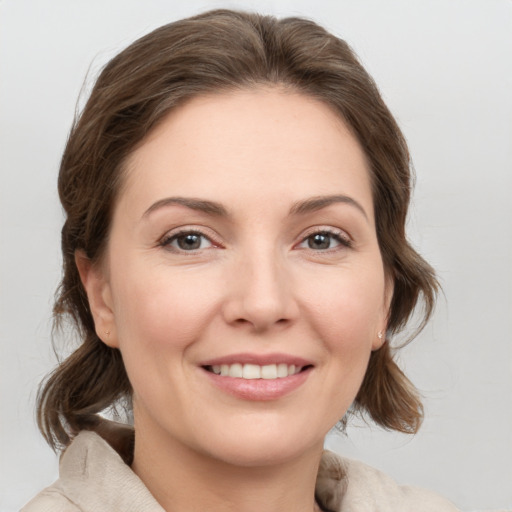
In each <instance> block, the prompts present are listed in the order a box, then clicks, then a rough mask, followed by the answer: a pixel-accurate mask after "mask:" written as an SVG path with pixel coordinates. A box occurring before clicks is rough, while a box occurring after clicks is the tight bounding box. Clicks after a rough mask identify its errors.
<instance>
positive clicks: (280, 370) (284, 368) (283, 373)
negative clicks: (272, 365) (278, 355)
mask: <svg viewBox="0 0 512 512" xmlns="http://www.w3.org/2000/svg"><path fill="white" fill-rule="evenodd" d="M280 377H288V365H287V364H284V363H281V364H278V365H277V378H280Z"/></svg>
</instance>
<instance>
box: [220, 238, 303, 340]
mask: <svg viewBox="0 0 512 512" xmlns="http://www.w3.org/2000/svg"><path fill="white" fill-rule="evenodd" d="M231 280H232V283H231V286H230V293H228V297H227V303H226V312H227V319H228V320H229V321H230V322H236V323H239V324H240V323H244V324H250V325H252V327H253V328H254V329H256V330H264V329H267V328H269V327H271V326H272V325H275V324H277V323H280V324H283V323H287V322H290V321H291V320H292V319H293V318H294V316H295V314H296V305H295V301H294V298H293V292H292V282H291V275H290V269H289V268H288V266H287V265H286V261H284V258H283V257H282V255H280V253H279V251H278V250H277V249H276V247H275V245H272V244H270V243H267V244H265V245H262V244H260V245H259V246H258V247H254V246H252V247H250V248H248V249H247V250H245V251H243V252H242V253H240V254H239V255H238V258H237V262H236V272H235V273H234V275H233V276H231Z"/></svg>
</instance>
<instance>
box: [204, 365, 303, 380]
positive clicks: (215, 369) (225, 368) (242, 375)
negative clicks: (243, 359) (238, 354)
mask: <svg viewBox="0 0 512 512" xmlns="http://www.w3.org/2000/svg"><path fill="white" fill-rule="evenodd" d="M311 366H312V365H306V366H297V365H294V364H286V363H280V364H267V365H264V366H260V365H257V364H241V363H234V364H220V365H207V366H203V368H204V369H205V370H206V371H208V372H211V373H214V374H215V375H219V376H220V377H234V378H237V379H246V380H254V379H267V380H271V379H283V378H286V377H290V376H292V375H296V374H298V373H301V372H303V371H305V370H307V369H309V368H311Z"/></svg>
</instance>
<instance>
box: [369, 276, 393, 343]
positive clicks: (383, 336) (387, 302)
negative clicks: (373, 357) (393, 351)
mask: <svg viewBox="0 0 512 512" xmlns="http://www.w3.org/2000/svg"><path fill="white" fill-rule="evenodd" d="M394 291H395V283H394V280H393V279H392V278H391V277H387V278H386V284H385V286H384V302H383V308H384V311H383V316H384V322H385V323H384V324H383V325H382V326H381V327H380V330H379V331H378V332H377V333H376V335H375V339H374V340H373V343H372V351H375V350H379V348H381V347H382V345H384V343H386V341H387V327H388V321H389V313H390V309H391V301H392V300H393V293H394Z"/></svg>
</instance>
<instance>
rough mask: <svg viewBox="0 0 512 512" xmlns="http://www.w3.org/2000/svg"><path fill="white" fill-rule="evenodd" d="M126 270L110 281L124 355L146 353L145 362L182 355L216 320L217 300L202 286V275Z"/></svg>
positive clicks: (212, 292)
mask: <svg viewBox="0 0 512 512" xmlns="http://www.w3.org/2000/svg"><path fill="white" fill-rule="evenodd" d="M120 268H123V267H120ZM124 269H125V271H123V272H122V273H118V274H117V276H115V277H117V279H115V277H114V279H113V289H114V291H115V295H114V304H115V318H116V325H117V329H118V336H119V342H120V345H121V348H122V349H123V348H124V350H125V351H126V350H128V349H130V350H134V349H135V350H137V351H140V352H143V351H145V352H146V355H147V356H148V357H150V356H151V354H153V355H154V356H156V357H158V354H159V353H161V352H162V351H170V352H172V351H177V350H179V351H183V350H184V349H185V348H186V347H187V346H188V345H189V344H191V343H193V342H194V341H195V339H196V338H197V336H198V335H199V333H200V332H201V330H202V329H204V326H205V325H207V324H208V323H209V321H210V320H211V318H212V317H213V316H214V315H215V310H216V304H217V303H218V297H216V294H215V293H214V291H212V290H211V289H209V288H211V287H205V285H204V283H205V282H208V279H207V277H206V276H200V275H194V274H192V273H187V272H186V271H181V272H179V271H178V272H176V271H174V272H172V271H171V270H170V269H166V268H165V267H159V268H157V269H151V268H149V270H148V269H147V268H144V267H143V266H139V267H138V268H136V267H135V266H131V267H130V266H124ZM122 276H131V277H130V278H126V277H122ZM205 280H206V281H205ZM210 281H211V279H210ZM198 290H199V292H198Z"/></svg>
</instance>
